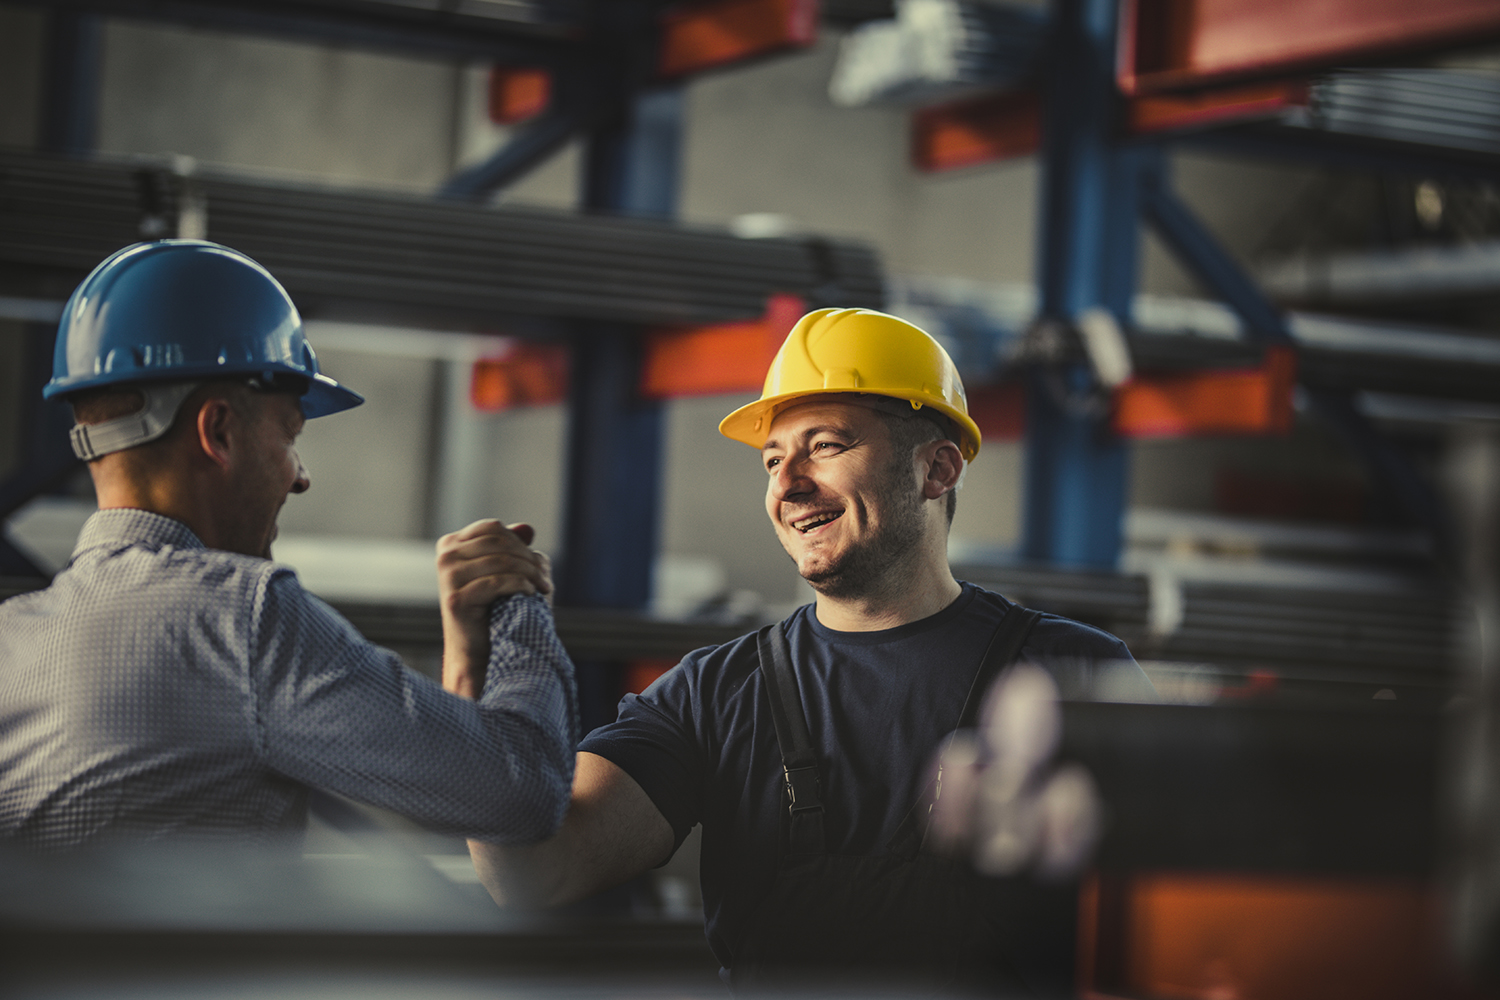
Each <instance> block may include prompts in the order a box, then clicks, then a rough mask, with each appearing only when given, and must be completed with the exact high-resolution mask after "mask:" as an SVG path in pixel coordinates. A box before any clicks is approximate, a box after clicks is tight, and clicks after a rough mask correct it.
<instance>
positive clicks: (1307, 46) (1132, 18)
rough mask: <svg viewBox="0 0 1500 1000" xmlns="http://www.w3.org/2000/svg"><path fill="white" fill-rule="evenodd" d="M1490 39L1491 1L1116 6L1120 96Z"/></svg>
mask: <svg viewBox="0 0 1500 1000" xmlns="http://www.w3.org/2000/svg"><path fill="white" fill-rule="evenodd" d="M1497 39H1500V3H1497V2H1496V0H1125V6H1124V9H1123V11H1122V21H1121V32H1120V61H1119V78H1120V89H1121V90H1123V91H1125V93H1127V94H1142V93H1150V92H1161V91H1170V90H1191V89H1195V88H1198V87H1203V86H1205V85H1210V84H1219V83H1225V82H1230V81H1236V80H1239V81H1243V80H1250V79H1266V78H1268V77H1279V76H1288V75H1292V74H1300V73H1311V72H1316V71H1319V70H1327V69H1333V68H1335V67H1340V66H1349V65H1355V64H1359V63H1369V62H1378V61H1385V60H1389V59H1392V58H1395V57H1399V56H1406V55H1416V54H1419V53H1424V52H1434V51H1438V50H1442V49H1452V48H1460V47H1469V46H1475V45H1480V44H1483V43H1485V42H1487V41H1494V40H1497Z"/></svg>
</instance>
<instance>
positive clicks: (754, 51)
mask: <svg viewBox="0 0 1500 1000" xmlns="http://www.w3.org/2000/svg"><path fill="white" fill-rule="evenodd" d="M660 24H661V39H660V47H659V49H658V50H657V62H656V73H657V75H658V76H660V77H662V78H664V79H674V78H676V77H682V76H687V75H689V74H691V73H698V72H702V71H703V70H706V69H713V68H715V67H718V66H726V65H729V64H731V63H737V62H741V61H743V60H745V59H751V58H754V57H756V56H762V55H767V54H769V53H772V52H778V51H781V50H783V49H790V48H801V47H805V46H808V45H811V44H813V43H814V42H816V41H817V40H818V4H817V0H707V2H699V3H684V4H681V5H679V6H677V7H673V8H672V9H670V10H668V11H667V12H666V13H665V14H663V15H662V17H661V20H660Z"/></svg>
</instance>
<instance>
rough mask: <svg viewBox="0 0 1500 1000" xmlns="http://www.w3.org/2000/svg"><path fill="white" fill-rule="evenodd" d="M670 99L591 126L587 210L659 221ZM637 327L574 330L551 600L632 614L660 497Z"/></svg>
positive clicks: (674, 96) (641, 591) (645, 590)
mask: <svg viewBox="0 0 1500 1000" xmlns="http://www.w3.org/2000/svg"><path fill="white" fill-rule="evenodd" d="M681 108H682V97H681V94H680V93H679V92H678V91H677V90H675V89H671V90H659V91H653V92H647V93H644V94H641V95H640V96H638V97H637V98H636V100H634V101H633V102H631V104H630V105H629V107H628V109H627V111H628V114H626V115H622V116H620V117H618V118H616V119H614V120H612V121H609V122H607V123H605V124H604V125H602V126H600V127H599V128H597V129H595V131H594V132H593V134H592V135H591V136H590V138H589V147H588V149H587V151H586V156H585V163H586V170H585V176H584V178H583V202H584V207H585V209H586V210H588V211H595V212H599V211H608V212H615V213H621V214H630V215H640V216H648V217H654V218H668V217H670V216H671V215H672V214H673V213H674V212H675V210H676V202H677V164H678V160H679V151H680V147H681V118H680V116H681ZM638 334H639V331H637V330H633V329H631V328H629V327H626V326H622V325H620V324H606V323H589V324H581V325H580V327H579V329H578V331H577V332H576V334H575V337H574V342H573V352H572V372H571V376H570V389H569V400H568V408H569V432H568V448H569V452H568V481H567V485H566V493H565V509H564V534H563V553H562V558H561V560H560V562H559V566H558V597H559V600H560V601H561V602H562V603H565V604H568V605H572V606H578V607H592V608H622V609H639V608H644V607H645V606H646V605H647V604H648V603H649V601H650V598H651V574H652V568H653V564H654V562H655V558H656V548H657V537H658V533H659V531H658V516H659V511H660V507H661V504H660V492H661V453H662V447H661V443H662V406H661V404H660V403H659V402H656V401H653V400H645V399H642V398H640V396H639V394H638V392H637V386H638V384H639V379H640V365H641V357H642V343H641V337H640V336H639V335H638Z"/></svg>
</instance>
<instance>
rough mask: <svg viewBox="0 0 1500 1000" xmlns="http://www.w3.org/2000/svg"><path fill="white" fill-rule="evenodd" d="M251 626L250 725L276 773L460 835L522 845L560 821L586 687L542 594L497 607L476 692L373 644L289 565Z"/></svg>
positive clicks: (268, 588) (273, 581) (272, 581)
mask: <svg viewBox="0 0 1500 1000" xmlns="http://www.w3.org/2000/svg"><path fill="white" fill-rule="evenodd" d="M250 627H251V635H250V650H251V671H250V674H249V678H250V680H249V683H250V687H251V690H250V691H247V692H246V694H247V695H248V697H247V706H248V708H247V711H248V712H249V714H250V716H251V718H250V719H249V720H248V722H249V723H250V726H251V731H252V732H253V734H254V739H255V742H256V747H257V750H258V752H259V753H260V755H261V757H262V759H263V760H264V761H265V763H266V765H267V766H268V767H270V768H271V769H273V770H274V771H276V772H278V773H280V774H283V775H285V776H286V777H288V778H290V779H292V780H294V781H297V782H301V783H303V784H307V785H311V786H313V787H316V788H322V789H325V790H328V791H332V792H337V793H339V794H342V795H347V796H348V797H350V798H352V799H356V800H358V801H361V802H365V803H368V804H370V805H375V806H381V807H383V808H387V809H391V810H393V811H395V812H399V813H401V814H403V815H405V816H408V817H410V818H412V819H414V820H416V821H418V822H420V823H422V824H423V825H425V826H427V827H429V828H432V829H435V830H439V831H442V832H445V833H451V834H456V835H460V836H466V837H475V838H478V839H484V840H494V841H501V842H509V843H522V842H527V841H535V840H541V839H544V838H546V837H548V836H550V835H551V834H552V833H554V832H555V831H556V829H557V828H558V826H559V825H560V824H561V822H562V817H563V814H564V813H565V812H566V811H567V807H568V801H569V797H570V794H571V788H572V781H573V762H574V759H575V755H574V747H575V745H576V744H577V741H578V716H577V704H576V702H577V695H576V691H575V682H574V676H573V665H572V663H571V661H570V660H569V659H568V655H567V653H566V652H565V651H564V650H563V647H562V644H561V642H559V641H558V639H557V634H556V631H555V630H554V627H553V621H552V612H551V610H550V608H548V606H547V604H546V602H545V601H543V600H542V599H541V598H539V597H534V596H517V597H512V598H510V599H508V600H505V601H501V602H497V604H496V605H495V606H494V608H493V609H492V610H491V613H490V647H491V651H490V659H489V669H488V673H487V675H486V677H485V683H484V688H483V691H482V692H481V694H480V697H479V699H478V700H477V701H469V700H467V699H464V698H459V697H456V696H454V695H450V694H448V693H447V692H445V691H444V690H443V689H442V688H441V686H439V685H438V684H436V683H435V682H433V681H432V680H430V679H429V678H427V677H424V676H422V675H421V674H418V673H416V672H415V671H413V670H411V669H410V668H408V667H406V666H405V665H404V664H403V663H402V662H401V659H400V657H398V656H397V655H396V654H395V653H394V652H392V651H390V650H388V649H384V648H382V647H380V646H376V645H374V644H372V643H370V642H368V641H367V640H366V639H365V638H364V637H363V636H362V635H360V634H359V632H357V631H356V630H355V629H354V627H353V626H352V625H350V624H349V623H348V622H347V621H345V620H344V618H343V617H342V616H340V615H339V614H338V613H337V612H336V611H334V610H333V609H332V608H330V607H329V606H328V605H327V604H325V603H323V602H322V601H320V600H319V599H318V598H316V597H313V596H312V595H311V594H308V593H307V592H306V591H304V590H303V589H302V587H301V585H300V584H299V583H298V582H297V580H296V577H295V575H294V574H292V573H291V572H290V571H288V570H278V571H277V572H276V573H274V574H272V575H271V576H270V578H269V579H268V580H267V582H266V585H265V587H264V588H263V590H262V592H261V595H260V599H259V600H258V601H257V607H256V608H255V609H254V611H253V613H252V615H251V623H250Z"/></svg>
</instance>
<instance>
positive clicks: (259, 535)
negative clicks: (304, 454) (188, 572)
mask: <svg viewBox="0 0 1500 1000" xmlns="http://www.w3.org/2000/svg"><path fill="white" fill-rule="evenodd" d="M240 403H241V405H240V406H239V407H237V409H239V411H240V413H241V414H242V420H243V421H244V427H245V432H246V434H245V438H244V442H245V445H246V450H245V453H244V461H243V462H242V463H239V464H237V468H236V472H235V478H236V498H237V501H238V504H239V514H240V516H239V517H238V518H236V522H237V528H238V530H237V531H236V536H237V537H236V538H235V541H234V544H233V547H232V548H233V551H236V552H242V553H244V554H245V555H252V556H260V557H261V558H263V559H269V558H271V543H272V542H273V541H275V540H276V533H277V528H276V518H277V515H279V514H280V513H281V505H282V504H284V503H286V498H287V497H288V496H290V495H291V494H293V493H304V492H306V491H307V489H308V487H309V486H310V485H311V483H310V481H309V480H308V476H307V470H305V469H304V468H303V467H302V460H301V458H299V457H298V455H297V435H298V434H300V433H301V432H302V424H303V417H302V409H301V407H300V405H299V404H298V401H297V397H296V396H293V395H291V394H289V393H281V392H270V393H250V392H248V391H247V392H246V393H245V395H244V396H243V397H242V399H241V401H240Z"/></svg>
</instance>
